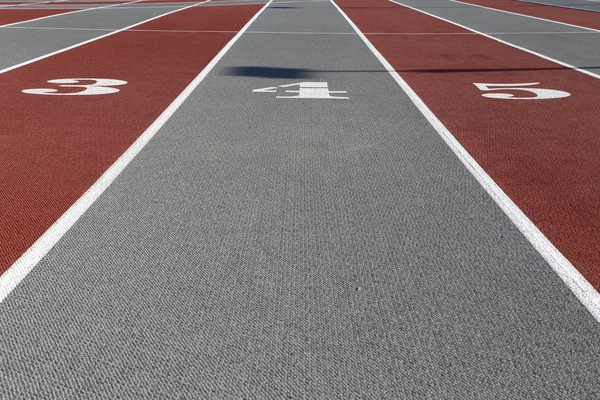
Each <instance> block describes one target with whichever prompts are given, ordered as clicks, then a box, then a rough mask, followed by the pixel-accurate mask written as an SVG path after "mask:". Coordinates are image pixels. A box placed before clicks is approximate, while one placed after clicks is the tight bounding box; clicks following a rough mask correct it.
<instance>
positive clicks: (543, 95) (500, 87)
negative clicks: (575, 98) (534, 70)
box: [473, 82, 571, 100]
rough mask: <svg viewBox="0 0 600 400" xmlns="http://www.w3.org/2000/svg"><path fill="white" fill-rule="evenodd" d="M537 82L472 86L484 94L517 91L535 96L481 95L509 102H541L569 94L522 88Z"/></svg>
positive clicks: (478, 84) (476, 84)
mask: <svg viewBox="0 0 600 400" xmlns="http://www.w3.org/2000/svg"><path fill="white" fill-rule="evenodd" d="M539 84H540V83H539V82H532V83H474V84H473V85H475V86H477V88H479V90H481V91H484V92H491V91H504V92H506V91H509V90H510V91H513V90H519V91H522V92H529V93H530V94H534V95H535V96H523V97H517V96H515V95H514V94H512V93H485V94H482V96H483V97H488V98H490V99H509V100H543V99H560V98H563V97H569V96H570V95H571V93H569V92H563V91H562V90H554V89H541V88H531V87H523V86H535V85H539Z"/></svg>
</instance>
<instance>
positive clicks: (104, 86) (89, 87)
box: [22, 78, 127, 96]
mask: <svg viewBox="0 0 600 400" xmlns="http://www.w3.org/2000/svg"><path fill="white" fill-rule="evenodd" d="M86 81H88V82H89V81H93V83H84V82H86ZM48 83H54V84H57V85H58V87H61V88H82V89H83V90H80V91H79V92H71V91H66V92H59V91H58V89H50V88H44V89H25V90H22V92H23V93H27V94H42V95H47V96H95V95H102V94H111V93H117V92H118V91H119V89H117V88H115V87H113V86H121V85H126V84H127V81H122V80H119V79H103V78H67V79H52V80H49V81H48Z"/></svg>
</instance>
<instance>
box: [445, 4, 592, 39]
mask: <svg viewBox="0 0 600 400" xmlns="http://www.w3.org/2000/svg"><path fill="white" fill-rule="evenodd" d="M450 1H452V2H454V3H460V4H465V5H467V6H472V7H478V8H485V9H487V10H493V11H497V12H501V13H505V14H512V15H518V16H520V17H525V18H531V19H537V20H539V21H545V22H551V23H553V24H560V25H565V26H571V27H573V28H578V29H586V30H590V31H594V32H600V30H598V29H594V28H588V27H585V26H581V25H573V24H568V23H566V22H560V21H555V20H553V19H546V18H540V17H534V16H533V15H526V14H519V13H516V12H512V11H506V10H500V9H497V8H492V7H486V6H480V5H479V4H471V3H465V2H464V1H460V0H450ZM530 4H535V3H530Z"/></svg>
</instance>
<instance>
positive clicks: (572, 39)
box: [394, 0, 600, 74]
mask: <svg viewBox="0 0 600 400" xmlns="http://www.w3.org/2000/svg"><path fill="white" fill-rule="evenodd" d="M394 1H395V2H397V3H400V4H406V5H409V6H411V7H415V8H418V9H422V10H423V11H426V12H428V13H430V14H434V15H436V16H439V17H442V18H445V19H448V20H450V21H453V22H456V23H459V24H461V25H464V26H466V27H469V28H471V29H475V30H477V31H480V32H484V33H488V34H489V35H491V36H494V37H497V38H499V39H502V40H504V41H506V42H508V43H511V44H514V45H517V46H521V47H523V48H526V49H528V50H532V51H535V52H538V53H540V54H544V55H546V56H548V57H552V58H554V59H556V60H558V61H562V62H565V63H567V64H570V65H573V66H576V67H579V68H582V69H586V70H588V71H590V72H594V73H596V74H600V32H599V33H590V34H585V35H583V34H581V35H580V34H561V33H560V32H588V33H589V32H593V31H590V30H589V29H579V28H575V27H570V26H566V25H563V24H557V23H554V22H548V21H541V20H536V19H534V18H528V17H525V16H519V15H513V14H507V13H504V12H501V11H497V10H491V9H485V8H480V7H474V6H471V5H468V4H464V3H455V2H452V1H449V0H394ZM494 32H501V33H504V32H524V33H523V34H522V35H495V34H494ZM525 32H533V34H530V35H528V34H526V33H525ZM537 32H548V33H547V34H546V35H539V34H536V33H537ZM553 32H554V33H553Z"/></svg>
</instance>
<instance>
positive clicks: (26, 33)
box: [0, 4, 189, 69]
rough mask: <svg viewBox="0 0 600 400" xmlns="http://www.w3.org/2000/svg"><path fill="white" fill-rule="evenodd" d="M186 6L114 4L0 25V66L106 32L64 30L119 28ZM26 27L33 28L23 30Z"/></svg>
mask: <svg viewBox="0 0 600 400" xmlns="http://www.w3.org/2000/svg"><path fill="white" fill-rule="evenodd" d="M186 6H189V4H187V5H182V6H179V7H173V8H154V9H151V8H148V9H146V8H143V9H131V8H130V9H119V7H114V8H107V9H99V10H86V11H83V12H79V13H73V14H68V15H57V16H54V17H52V18H47V19H43V20H39V21H33V22H27V23H22V24H19V25H18V27H19V28H14V27H13V28H11V27H8V28H0V69H3V68H8V67H12V66H13V65H16V64H20V63H22V62H25V61H29V60H31V59H34V58H36V57H40V56H43V55H46V54H49V53H52V52H54V51H57V50H61V49H64V48H66V47H69V46H72V45H75V44H78V43H81V42H84V41H86V40H89V39H92V38H95V37H98V36H102V35H105V34H106V33H108V32H107V31H105V30H99V31H94V30H90V31H85V30H72V31H71V30H65V29H67V28H84V29H90V28H92V29H93V28H102V29H109V30H118V29H122V28H124V27H127V26H129V25H133V24H135V23H137V22H141V21H143V20H146V19H148V18H152V17H155V16H157V15H162V14H165V13H167V12H170V11H172V10H175V9H178V8H182V7H186ZM28 27H30V28H32V29H26V28H28ZM36 28H63V29H36Z"/></svg>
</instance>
